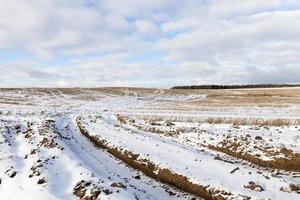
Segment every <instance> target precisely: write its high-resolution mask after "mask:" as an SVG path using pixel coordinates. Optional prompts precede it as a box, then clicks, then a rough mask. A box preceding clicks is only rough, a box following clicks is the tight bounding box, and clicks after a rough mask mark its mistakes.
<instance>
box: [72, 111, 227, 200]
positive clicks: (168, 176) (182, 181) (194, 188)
mask: <svg viewBox="0 0 300 200" xmlns="http://www.w3.org/2000/svg"><path fill="white" fill-rule="evenodd" d="M76 123H77V126H78V128H79V130H80V132H81V133H82V134H83V135H84V136H85V137H86V138H88V139H89V140H90V141H91V142H92V143H93V144H95V145H96V146H97V147H99V148H101V149H104V150H106V151H107V152H108V153H110V154H111V155H113V156H114V157H116V158H118V159H120V160H122V161H123V162H124V163H126V164H127V165H129V166H130V167H131V168H134V169H136V170H139V171H141V172H142V173H144V174H145V175H147V176H149V177H151V178H154V179H156V180H158V181H161V182H163V183H167V184H170V185H172V186H174V187H176V188H178V189H180V190H182V191H184V192H188V193H191V194H194V195H196V196H198V197H201V198H204V199H206V200H226V198H225V197H224V196H230V195H231V194H230V193H227V192H225V191H219V190H214V189H212V188H208V187H207V186H203V185H199V184H194V183H192V182H190V181H189V180H188V178H187V177H185V176H182V175H180V174H176V173H174V172H172V171H170V170H169V169H164V168H160V167H158V166H157V165H155V164H154V163H152V162H151V161H150V160H147V159H139V158H138V157H139V155H138V154H134V153H132V152H129V151H122V150H120V149H118V148H117V147H110V146H109V144H108V142H107V141H106V140H103V139H100V138H99V137H95V136H91V135H90V134H89V133H88V131H87V129H86V128H85V127H84V126H83V124H82V123H81V118H80V117H78V118H77V119H76ZM223 195H224V196H223Z"/></svg>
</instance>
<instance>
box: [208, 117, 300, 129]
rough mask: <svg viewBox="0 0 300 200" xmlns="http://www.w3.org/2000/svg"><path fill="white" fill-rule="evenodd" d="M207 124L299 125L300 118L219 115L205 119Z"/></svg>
mask: <svg viewBox="0 0 300 200" xmlns="http://www.w3.org/2000/svg"><path fill="white" fill-rule="evenodd" d="M205 122H206V123H209V124H232V125H235V126H239V125H241V126H242V125H256V126H278V127H280V126H289V125H299V124H300V120H298V119H297V120H290V119H267V120H265V119H248V118H235V119H234V118H221V117H215V118H214V117H209V118H207V119H206V120H205Z"/></svg>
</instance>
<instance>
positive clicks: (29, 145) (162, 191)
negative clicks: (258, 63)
mask: <svg viewBox="0 0 300 200" xmlns="http://www.w3.org/2000/svg"><path fill="white" fill-rule="evenodd" d="M0 133H1V134H0V199H1V200H2V199H3V200H9V199H28V200H35V199H46V200H47V199H157V200H160V199H162V200H164V199H216V200H220V199H278V200H281V199H295V200H296V199H299V198H300V89H298V88H293V89H282V88H281V89H264V90H220V91H210V90H192V91H190V90H184V91H178V90H156V89H132V88H131V89H130V88H129V89H124V88H102V89H79V88H78V89H0Z"/></svg>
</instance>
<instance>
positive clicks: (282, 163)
mask: <svg viewBox="0 0 300 200" xmlns="http://www.w3.org/2000/svg"><path fill="white" fill-rule="evenodd" d="M208 148H209V149H211V150H214V151H219V152H222V153H225V154H227V155H229V156H232V157H235V158H238V159H241V160H245V161H248V162H251V163H253V164H256V165H258V166H261V167H266V168H271V169H281V170H286V171H298V172H299V171H300V154H292V155H290V156H291V157H292V158H291V159H287V158H275V159H274V160H262V159H260V158H257V157H255V156H253V155H251V154H248V153H245V152H234V151H231V150H229V149H228V148H223V147H216V146H213V145H209V146H208Z"/></svg>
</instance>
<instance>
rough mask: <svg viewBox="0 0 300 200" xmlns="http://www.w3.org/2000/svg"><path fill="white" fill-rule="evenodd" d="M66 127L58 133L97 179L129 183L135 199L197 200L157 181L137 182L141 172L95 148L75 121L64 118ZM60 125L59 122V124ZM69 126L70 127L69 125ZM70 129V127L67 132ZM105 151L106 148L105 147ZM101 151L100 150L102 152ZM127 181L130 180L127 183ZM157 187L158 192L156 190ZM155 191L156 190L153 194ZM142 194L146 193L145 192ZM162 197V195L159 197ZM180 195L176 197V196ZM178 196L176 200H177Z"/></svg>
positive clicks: (141, 179)
mask: <svg viewBox="0 0 300 200" xmlns="http://www.w3.org/2000/svg"><path fill="white" fill-rule="evenodd" d="M63 121H64V123H65V124H64V125H55V130H54V131H55V132H56V133H57V134H59V135H62V136H64V137H66V138H69V139H67V140H62V142H63V143H64V144H65V147H66V148H68V149H69V150H70V151H71V152H72V154H74V156H76V158H78V159H79V160H80V161H81V162H82V163H83V165H84V166H85V167H86V168H88V169H89V170H91V171H92V172H93V173H94V174H95V175H96V176H98V175H99V176H100V177H102V176H103V175H104V174H106V175H104V176H108V177H109V179H110V180H114V181H116V182H118V181H119V182H123V181H124V180H129V182H128V183H127V190H128V191H129V192H130V194H132V195H133V196H135V199H157V200H158V199H161V198H163V199H177V198H179V199H194V200H196V198H194V197H195V196H193V195H190V194H189V193H182V192H181V191H178V190H177V189H176V188H172V187H170V186H168V185H164V184H163V183H161V182H156V183H155V182H153V179H151V178H148V177H143V176H141V177H140V176H139V175H138V176H139V177H140V179H136V178H135V177H136V176H137V174H139V173H138V171H136V170H135V169H132V168H130V167H128V166H126V165H122V164H121V163H120V161H119V160H118V159H116V158H115V156H113V155H111V154H108V153H107V151H99V146H97V145H95V144H94V143H93V142H91V140H90V139H89V138H87V137H85V136H84V135H82V134H81V132H80V130H79V129H78V127H77V126H76V123H73V122H72V119H71V118H68V119H66V118H65V119H63ZM56 122H57V121H56ZM59 123H60V122H58V124H59ZM66 124H67V125H66ZM66 127H68V128H67V129H66ZM101 149H102V148H101ZM101 149H100V150H101ZM125 182H126V181H125ZM154 188H156V189H154ZM152 190H153V191H152ZM141 191H144V192H142V193H141ZM158 194H159V195H158ZM175 195H176V196H175ZM175 197H176V198H175Z"/></svg>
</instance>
